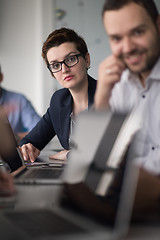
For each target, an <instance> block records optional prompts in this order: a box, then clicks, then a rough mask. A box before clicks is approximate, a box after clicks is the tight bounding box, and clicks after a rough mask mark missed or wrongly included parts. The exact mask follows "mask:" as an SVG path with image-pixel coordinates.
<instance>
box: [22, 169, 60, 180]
mask: <svg viewBox="0 0 160 240" xmlns="http://www.w3.org/2000/svg"><path fill="white" fill-rule="evenodd" d="M61 174H62V169H53V168H52V169H50V168H48V169H41V168H34V169H29V170H28V171H27V173H26V174H25V178H26V177H27V178H31V179H37V178H38V179H54V178H55V179H56V178H58V177H59V176H60V175H61Z"/></svg>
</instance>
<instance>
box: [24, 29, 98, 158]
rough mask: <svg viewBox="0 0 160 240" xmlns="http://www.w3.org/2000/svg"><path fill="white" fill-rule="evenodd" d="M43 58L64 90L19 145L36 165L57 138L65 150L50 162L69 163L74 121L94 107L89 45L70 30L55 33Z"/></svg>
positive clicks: (59, 92) (49, 39)
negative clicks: (49, 143) (65, 161)
mask: <svg viewBox="0 0 160 240" xmlns="http://www.w3.org/2000/svg"><path fill="white" fill-rule="evenodd" d="M42 57H43V59H44V60H45V62H46V65H47V67H48V69H49V70H50V72H51V75H52V76H53V77H54V78H55V79H56V80H57V81H58V82H59V83H60V85H61V86H62V87H63V88H62V89H60V90H58V91H56V92H55V93H54V94H53V96H52V98H51V102H50V106H49V108H48V110H47V112H46V114H45V115H44V116H43V117H42V118H41V120H40V121H39V122H38V124H37V125H36V126H35V128H33V130H32V131H31V132H30V133H29V134H28V135H27V136H26V137H25V138H24V139H22V141H21V142H20V146H21V152H22V154H23V157H24V160H26V161H27V160H30V161H31V162H34V160H35V159H36V158H37V156H38V155H39V153H40V151H41V150H42V149H43V148H44V147H45V146H46V144H48V142H49V141H50V140H51V139H52V138H53V137H54V136H55V135H57V137H58V139H59V141H60V143H61V145H62V147H63V148H64V150H63V151H61V152H58V153H57V154H55V155H53V156H51V158H56V159H61V160H66V159H67V153H68V152H69V151H70V141H69V140H70V136H71V134H72V130H73V125H74V119H75V117H76V116H77V114H78V113H80V112H81V111H85V110H86V109H88V107H89V106H90V105H92V104H93V99H94V93H95V89H96V80H95V79H93V78H91V77H90V76H89V75H88V74H87V70H88V68H89V66H90V55H89V53H88V49H87V46H86V43H85V41H84V40H83V38H82V37H80V36H79V35H77V33H75V32H74V31H73V30H71V29H67V28H61V29H58V30H55V31H54V32H52V33H51V34H50V35H49V36H48V38H47V39H46V41H45V42H44V44H43V47H42Z"/></svg>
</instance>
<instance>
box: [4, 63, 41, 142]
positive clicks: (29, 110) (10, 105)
mask: <svg viewBox="0 0 160 240" xmlns="http://www.w3.org/2000/svg"><path fill="white" fill-rule="evenodd" d="M2 81H3V74H2V71H1V66H0V84H1V82H2ZM0 105H3V107H4V108H5V110H6V112H7V115H8V120H9V122H10V124H11V127H12V129H13V131H14V133H15V135H16V137H17V140H20V139H21V138H22V137H24V136H25V135H26V133H27V132H29V131H30V130H31V129H32V128H33V127H34V126H35V125H36V123H37V122H38V121H39V119H40V116H39V115H38V114H37V113H36V111H35V109H34V108H33V106H32V104H31V103H30V102H29V101H28V99H26V97H25V96H24V95H22V94H20V93H16V92H11V91H8V90H6V89H4V88H2V87H1V86H0Z"/></svg>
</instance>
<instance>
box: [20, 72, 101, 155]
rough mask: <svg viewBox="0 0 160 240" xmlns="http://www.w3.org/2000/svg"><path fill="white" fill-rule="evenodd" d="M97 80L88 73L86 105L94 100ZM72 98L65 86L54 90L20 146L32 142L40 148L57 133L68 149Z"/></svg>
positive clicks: (63, 145) (64, 146) (62, 143)
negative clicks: (42, 112) (36, 121)
mask: <svg viewBox="0 0 160 240" xmlns="http://www.w3.org/2000/svg"><path fill="white" fill-rule="evenodd" d="M96 83H97V81H96V80H95V79H93V78H92V77H91V76H89V75H88V105H89V107H90V106H91V105H92V104H93V102H94V94H95V90H96ZM72 106H73V99H72V96H71V94H70V91H69V90H68V89H67V88H63V89H60V90H58V91H56V92H55V93H54V94H53V95H52V98H51V101H50V106H49V108H48V109H47V112H46V113H45V114H44V115H43V117H42V118H41V119H40V121H39V122H38V123H37V125H36V126H35V127H34V128H33V129H32V130H31V131H30V132H29V133H28V134H27V135H26V136H25V137H24V138H23V139H22V140H21V142H20V143H19V145H20V146H22V145H23V144H26V143H32V144H33V145H34V146H35V147H36V148H38V149H39V150H42V149H43V148H44V147H45V146H46V145H47V144H48V143H49V141H50V140H51V139H52V138H53V137H54V136H55V135H57V137H58V139H59V141H60V143H61V145H62V147H63V148H64V149H67V150H69V149H70V147H69V131H70V120H71V119H70V114H71V112H72Z"/></svg>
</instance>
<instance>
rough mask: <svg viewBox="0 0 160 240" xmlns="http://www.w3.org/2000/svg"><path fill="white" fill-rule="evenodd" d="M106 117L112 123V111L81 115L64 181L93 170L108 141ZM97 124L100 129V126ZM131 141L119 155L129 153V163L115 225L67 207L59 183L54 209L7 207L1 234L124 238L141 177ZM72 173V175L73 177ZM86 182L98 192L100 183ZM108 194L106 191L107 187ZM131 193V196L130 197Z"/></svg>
mask: <svg viewBox="0 0 160 240" xmlns="http://www.w3.org/2000/svg"><path fill="white" fill-rule="evenodd" d="M123 117H124V116H123ZM123 117H122V118H123ZM107 119H108V123H109V122H110V121H109V120H111V119H112V114H110V113H109V115H108V113H99V114H97V113H91V114H82V115H81V116H79V118H78V119H77V123H76V127H75V129H76V130H75V134H74V137H73V144H74V150H73V151H72V152H71V154H70V159H69V161H68V164H67V166H66V168H65V170H64V174H63V180H64V181H65V182H67V183H76V182H79V181H83V180H85V179H87V175H88V174H89V173H90V170H91V169H92V164H91V162H92V161H91V158H92V160H93V159H94V156H95V154H96V153H97V152H98V149H99V147H101V145H106V144H107V142H103V141H101V140H102V138H103V136H104V130H105V131H106V122H107ZM124 119H126V116H125V117H124ZM111 122H112V121H111ZM122 122H123V121H122ZM98 126H99V128H97V127H98ZM122 126H123V124H122ZM122 126H121V127H122ZM82 127H83V128H82ZM113 129H114V128H113ZM137 129H138V128H136V129H135V131H137ZM118 132H119V131H118ZM82 135H83V138H82ZM131 135H132V136H131V138H132V139H133V132H132V134H131ZM84 136H85V138H84ZM96 137H97V138H96ZM88 139H90V140H91V139H92V141H90V144H89V142H88ZM125 139H126V136H124V140H125ZM109 140H110V139H108V141H109ZM128 140H129V142H128ZM128 140H127V141H126V142H125V144H122V145H125V146H123V150H124V149H126V151H125V153H124V152H123V154H122V153H121V154H120V155H121V156H120V157H122V155H123V156H128V158H126V159H127V164H126V165H125V168H124V174H123V180H122V181H121V182H122V185H121V192H120V195H119V201H118V205H117V208H116V217H115V221H114V222H113V223H112V225H108V224H106V223H105V224H104V223H103V222H101V221H98V220H95V219H94V218H92V217H90V216H88V215H87V214H85V213H84V214H83V213H80V212H78V213H77V211H74V209H72V208H71V207H69V208H67V207H66V206H65V207H64V206H63V205H61V204H60V202H61V201H60V200H61V197H62V191H63V186H62V185H60V186H59V188H60V189H59V193H57V194H58V195H59V196H58V197H57V196H56V198H57V199H58V202H57V204H56V203H55V205H54V206H53V207H52V208H48V209H47V208H45V207H44V208H41V209H32V208H31V209H26V210H15V211H14V210H13V211H11V210H10V211H9V210H8V211H3V212H1V213H0V226H1V236H3V238H4V239H6V240H8V239H11V237H12V238H13V237H14V238H15V239H17V240H18V239H39V240H42V239H45V240H49V239H55V240H58V239H59V240H60V239H61V240H62V239H63V240H64V239H65V240H67V239H69V240H72V239H74V240H75V239H76V240H78V239H87V240H89V239H92V240H94V239H95V240H97V239H98V240H102V239H118V238H120V237H123V236H124V235H125V234H126V232H127V230H128V227H129V220H130V216H131V211H132V204H133V200H134V193H135V188H136V179H137V177H138V168H137V167H136V166H135V165H133V161H130V159H131V156H130V155H129V152H130V151H129V149H130V147H131V146H132V140H131V139H130V138H128ZM127 142H128V144H127ZM115 143H116V141H115ZM83 146H85V150H86V149H87V150H88V151H86V152H84V149H83ZM110 154H111V153H110ZM110 154H109V157H110ZM126 154H127V155H126ZM75 156H77V157H78V159H76V158H74V161H75V163H77V167H76V164H74V166H72V164H73V157H75ZM84 157H85V158H84ZM88 158H89V159H88ZM128 159H129V160H128ZM99 162H100V163H101V158H99ZM106 162H107V159H106ZM81 165H82V168H81ZM102 165H103V164H102ZM84 166H85V167H84ZM79 167H80V169H79ZM73 169H74V170H76V173H74V172H72V171H70V170H73ZM84 170H85V171H84ZM97 170H98V169H97ZM71 172H72V173H71ZM102 173H105V174H107V173H109V172H108V168H106V169H104V170H103V172H102ZM70 174H71V175H72V176H70ZM77 174H78V176H77ZM81 175H82V176H81ZM95 176H96V174H95ZM101 176H103V174H101ZM96 178H97V176H96ZM113 178H114V177H113ZM112 180H114V179H112ZM100 182H101V183H102V186H103V188H102V189H104V182H103V181H101V177H100V178H99V181H98V183H100ZM87 184H88V186H89V187H91V188H92V189H93V191H95V192H96V191H97V184H96V185H95V184H94V185H92V182H90V181H88V182H87ZM107 185H108V184H107ZM99 187H100V186H99ZM107 189H108V188H107ZM105 193H107V190H106V192H105ZM102 194H103V191H102ZM128 195H129V196H130V197H128ZM126 196H127V197H126ZM124 208H125V211H124Z"/></svg>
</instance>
